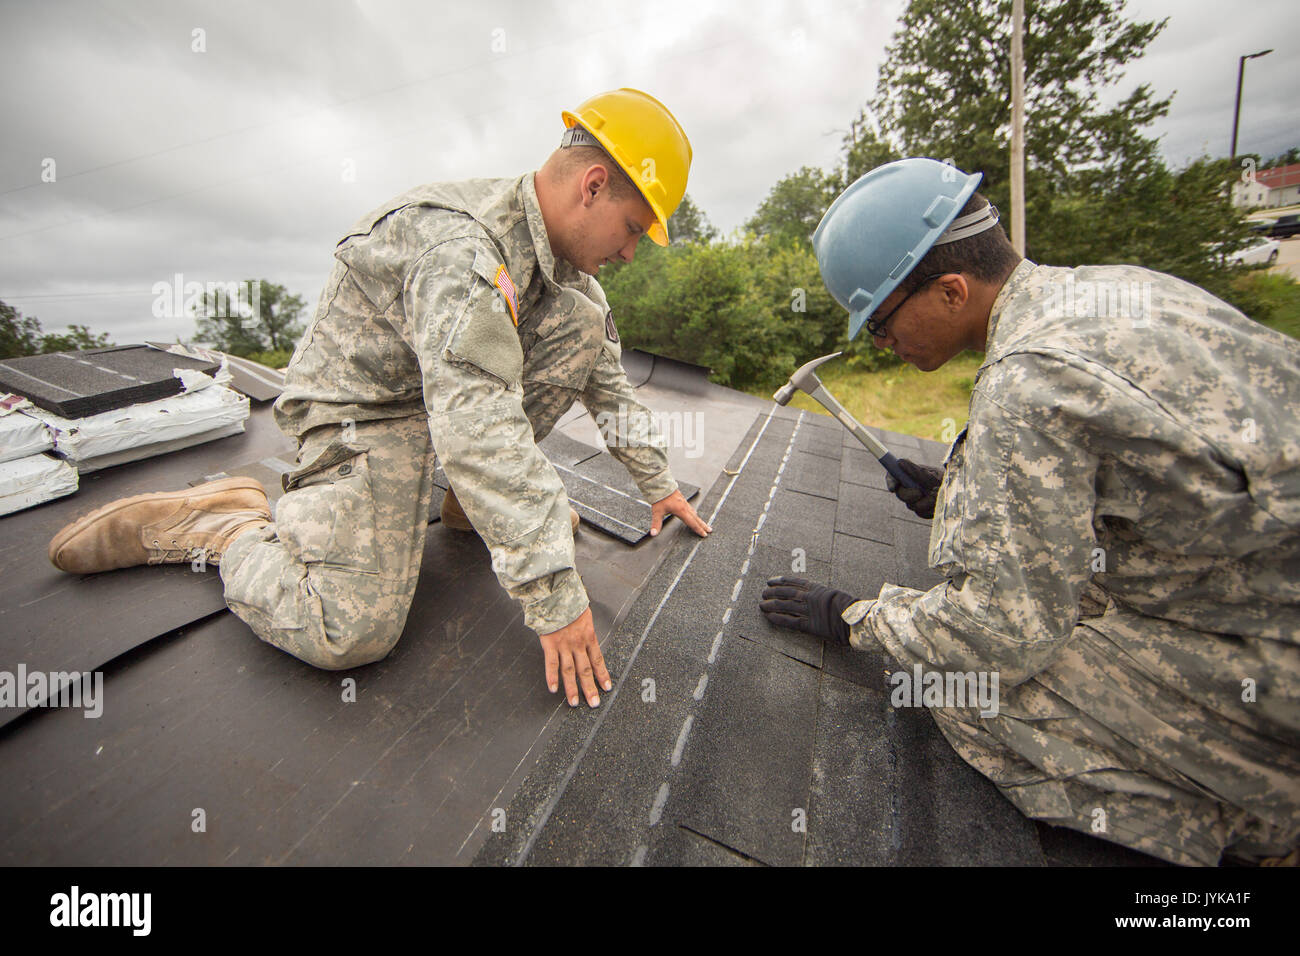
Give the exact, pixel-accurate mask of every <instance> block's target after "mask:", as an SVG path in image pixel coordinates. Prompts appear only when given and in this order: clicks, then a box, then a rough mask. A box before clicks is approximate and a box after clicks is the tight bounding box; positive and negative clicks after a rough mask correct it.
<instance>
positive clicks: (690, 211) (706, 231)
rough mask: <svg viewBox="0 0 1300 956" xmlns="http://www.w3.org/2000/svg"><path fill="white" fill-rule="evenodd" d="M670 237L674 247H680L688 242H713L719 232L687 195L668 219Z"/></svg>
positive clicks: (687, 194)
mask: <svg viewBox="0 0 1300 956" xmlns="http://www.w3.org/2000/svg"><path fill="white" fill-rule="evenodd" d="M668 235H669V237H670V240H671V242H672V244H673V245H675V246H680V245H684V244H685V243H688V242H712V241H713V240H714V239H716V238H717V237H718V230H717V229H715V228H714V227H713V224H712V223H710V222H709V217H708V216H706V215H704V212H703V210H701V209H700V207H699V206H697V205H695V203H694V202H692V201H691V196H690V194H689V193H686V194H684V195H683V196H682V201H681V202H680V203H678V205H677V208H676V209H675V210H674V211H673V214H672V215H671V216H669V217H668Z"/></svg>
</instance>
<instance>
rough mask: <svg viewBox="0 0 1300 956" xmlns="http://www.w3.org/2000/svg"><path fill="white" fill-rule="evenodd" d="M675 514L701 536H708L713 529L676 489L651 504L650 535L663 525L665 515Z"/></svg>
mask: <svg viewBox="0 0 1300 956" xmlns="http://www.w3.org/2000/svg"><path fill="white" fill-rule="evenodd" d="M669 514H674V515H677V517H679V518H681V519H682V521H684V522H685V523H686V527H688V528H690V529H691V530H692V531H694V532H695V533H696V534H698V535H699V536H700V537H701V538H707V537H708V536H709V532H710V531H712V530H713V529H712V528H711V527H709V526H708V525H707V524H705V523H704V519H703V518H701V517H700V516H699V515H697V514H696V513H695V509H694V508H692V507H691V503H690V502H689V501H687V500H686V496H685V495H683V494H682V493H681V492H680V491H674V492H673V493H672V494H671V495H669V496H668V497H667V498H660V499H659V500H658V501H656V502H655V503H654V504H652V505H651V506H650V535H651V537H653V536H654V535H657V534H658V533H659V529H660V528H661V527H663V523H664V515H669Z"/></svg>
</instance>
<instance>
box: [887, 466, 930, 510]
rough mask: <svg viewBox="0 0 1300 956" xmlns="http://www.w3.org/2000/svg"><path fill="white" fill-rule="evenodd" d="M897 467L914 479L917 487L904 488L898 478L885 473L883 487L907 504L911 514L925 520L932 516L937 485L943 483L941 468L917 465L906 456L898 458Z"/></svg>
mask: <svg viewBox="0 0 1300 956" xmlns="http://www.w3.org/2000/svg"><path fill="white" fill-rule="evenodd" d="M898 467H899V468H902V469H903V472H904V473H905V474H906V475H907V477H909V478H911V479H912V480H913V481H915V482H916V483H917V484H918V485H920V487H919V488H904V487H903V486H902V485H900V484H899V483H898V479H897V478H895V477H894V476H893V475H890V474H888V473H886V475H885V487H887V488H888V489H889V490H890V491H892V492H893V493H894V494H895V496H897V498H898V500H899V501H901V502H902V503H903V504H905V505H907V507H908V509H909V510H910V511H911V512H912V514H914V515H916V516H917V517H918V518H925V519H927V520H929V519H931V518H933V517H934V503H935V501H936V499H937V498H938V496H939V486H940V485H941V484H943V469H942V468H931V467H930V466H929V465H918V464H916V463H915V462H911V461H908V460H907V459H906V458H900V459H898Z"/></svg>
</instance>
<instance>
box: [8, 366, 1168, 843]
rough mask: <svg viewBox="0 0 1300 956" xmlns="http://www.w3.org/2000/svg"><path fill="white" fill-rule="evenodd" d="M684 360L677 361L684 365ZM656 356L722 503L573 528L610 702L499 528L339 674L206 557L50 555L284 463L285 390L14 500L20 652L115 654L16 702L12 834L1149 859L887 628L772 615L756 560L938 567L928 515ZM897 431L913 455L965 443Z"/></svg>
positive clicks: (779, 421) (571, 459)
mask: <svg viewBox="0 0 1300 956" xmlns="http://www.w3.org/2000/svg"><path fill="white" fill-rule="evenodd" d="M637 361H641V360H638V359H635V358H633V359H632V360H631V364H633V365H635V363H636V362H637ZM645 364H647V365H649V364H650V363H648V362H646V363H645ZM664 368H667V369H668V373H667V375H666V378H665V381H668V380H670V379H671V378H672V376H673V375H674V374H676V375H685V374H686V373H687V372H688V371H689V369H685V368H684V367H680V363H678V367H674V366H663V367H661V368H659V369H658V371H663V369H664ZM641 371H642V372H644V373H645V377H644V389H643V394H645V395H653V396H655V399H656V401H657V402H659V403H660V405H666V406H669V407H672V408H678V409H702V410H703V414H705V416H706V419H707V421H708V422H726V423H728V428H727V429H726V430H725V435H726V440H725V441H723V440H716V439H715V440H714V441H711V442H710V443H709V445H708V446H707V447H706V449H705V450H704V454H703V456H702V457H700V458H698V459H696V458H692V457H690V456H683V455H682V453H681V450H680V449H678V450H674V449H670V452H669V454H670V459H672V460H673V461H674V473H675V474H677V475H678V477H679V480H681V479H692V480H694V481H695V482H696V483H698V484H700V485H701V486H702V487H704V488H707V489H708V490H707V492H705V493H704V494H703V495H701V496H699V497H698V498H697V500H696V502H695V503H696V507H697V509H698V510H699V511H700V514H701V515H702V516H703V517H705V518H706V520H708V519H710V517H711V516H712V523H713V527H714V529H715V530H714V533H713V534H712V535H711V536H710V537H709V538H708V539H699V538H696V537H695V536H694V535H692V534H690V533H689V532H688V531H686V529H684V527H683V526H682V525H681V523H680V522H670V523H669V524H667V525H665V530H664V533H663V534H661V535H660V536H659V537H658V538H655V539H646V540H644V541H642V542H641V543H640V544H639V545H637V546H635V547H631V546H628V545H626V544H625V543H623V542H622V541H619V540H617V539H615V538H611V537H608V536H605V535H602V534H581V535H578V536H577V538H576V539H575V546H576V550H577V558H578V566H579V570H580V571H581V573H582V577H583V581H584V583H585V584H586V586H587V590H588V593H589V596H590V598H591V601H592V612H593V617H594V620H595V623H596V627H597V632H598V633H599V634H600V635H601V636H602V641H603V645H602V646H603V648H604V653H605V657H606V659H607V661H608V662H609V665H610V670H611V673H612V674H613V675H614V677H615V680H616V681H617V687H616V690H615V692H614V693H612V694H604V695H603V696H604V701H603V703H602V705H601V707H600V708H599V709H597V710H594V711H593V710H589V709H587V708H586V707H582V708H579V709H576V710H571V709H570V708H569V707H568V706H567V705H566V704H564V703H563V702H562V701H561V700H560V699H558V698H557V697H555V696H552V695H551V694H549V693H547V692H546V690H545V687H544V684H543V681H542V657H541V651H540V647H539V645H538V642H537V639H536V637H535V636H534V635H533V634H532V632H530V631H529V630H528V629H527V628H525V627H524V625H523V619H522V614H521V612H520V609H519V608H518V607H517V606H516V605H515V604H514V602H512V601H511V600H509V598H508V597H507V596H506V594H505V593H504V592H503V591H502V590H501V588H500V586H499V585H498V584H497V582H496V578H495V575H494V574H493V573H492V570H491V563H490V557H489V554H488V552H487V549H486V548H485V547H484V546H483V544H482V542H481V541H480V540H479V539H478V537H477V536H475V535H472V534H462V533H456V532H452V531H450V530H449V529H446V528H443V527H441V526H440V525H439V524H436V523H435V524H434V525H431V526H430V528H429V532H428V539H427V542H426V547H425V552H424V557H423V566H422V570H421V575H420V580H419V584H418V586H417V590H416V595H415V599H414V601H413V603H412V607H411V611H410V614H409V616H408V618H407V623H406V629H405V631H404V633H403V637H402V639H401V641H400V642H399V643H398V645H397V646H396V647H395V648H394V650H393V652H392V653H391V654H390V655H389V656H388V657H387V658H385V659H384V660H383V661H380V662H378V663H376V664H372V665H369V666H367V667H363V668H358V669H355V670H352V671H347V672H327V671H321V670H316V669H314V668H311V667H309V666H307V665H305V664H303V663H301V662H299V661H297V660H295V659H293V658H292V657H290V656H288V655H286V654H284V653H283V652H281V651H279V650H276V649H275V648H272V647H270V646H268V645H266V644H263V643H262V642H260V641H258V640H257V639H256V637H255V636H254V635H253V634H252V633H251V632H250V631H249V630H248V628H247V627H246V626H245V625H244V624H243V623H242V622H240V621H239V620H238V619H236V618H235V617H233V616H232V615H230V614H229V613H227V612H225V611H222V610H220V608H221V606H222V601H221V587H220V581H219V579H218V577H217V574H216V572H215V571H214V570H208V571H206V572H204V573H201V574H195V573H193V572H192V571H190V570H189V569H188V567H184V566H179V567H175V566H174V567H170V568H134V569H127V570H124V571H118V572H111V573H109V574H104V575H97V576H87V577H84V578H83V577H75V576H68V575H61V574H59V573H58V572H56V571H54V570H53V569H52V568H49V567H48V564H46V563H45V557H44V550H45V546H46V543H47V542H48V540H49V537H50V536H51V535H52V534H53V533H54V532H55V531H56V530H57V529H58V528H59V527H60V526H61V525H62V524H63V523H65V522H66V521H68V520H71V519H72V518H73V517H75V516H76V515H78V514H81V513H83V512H84V511H86V510H89V509H90V508H93V507H96V506H98V505H99V504H103V503H104V502H105V501H108V500H112V499H113V498H116V497H120V496H121V495H124V494H131V493H138V492H141V491H148V490H160V489H170V488H177V487H183V486H184V485H185V484H186V482H188V481H191V480H194V479H195V478H196V477H199V476H204V475H210V474H214V473H217V472H221V471H227V472H229V473H232V474H238V473H241V469H260V470H258V471H257V473H258V474H259V475H265V476H266V477H265V478H263V480H264V482H266V483H268V484H269V483H270V480H273V477H274V476H276V475H278V474H279V471H280V469H281V468H282V467H283V463H284V462H286V461H290V460H292V457H293V455H292V449H290V448H287V447H286V446H287V445H288V444H289V443H288V441H287V439H285V438H284V437H283V436H281V435H279V433H278V432H277V431H276V430H275V428H274V426H273V424H272V423H271V419H270V412H269V409H267V408H260V409H255V410H254V412H253V416H252V418H251V419H250V420H249V430H248V432H247V433H246V434H244V435H241V436H235V437H232V438H228V439H223V440H221V441H219V442H214V443H212V444H210V445H206V446H199V447H196V448H192V449H188V450H186V451H183V452H178V453H176V454H175V455H169V456H166V457H165V458H163V459H154V460H149V461H142V462H136V463H133V464H131V465H126V466H121V467H118V468H112V469H108V470H107V471H105V472H101V473H97V474H95V475H92V476H89V480H88V481H85V482H83V486H82V490H81V491H80V492H79V493H78V494H77V495H74V496H73V497H72V498H70V499H64V500H62V501H59V502H52V503H50V504H47V505H43V506H40V507H38V508H35V509H32V510H30V511H27V512H22V513H20V514H18V515H13V516H10V517H8V518H5V519H3V520H0V650H2V651H3V658H2V659H0V668H3V669H9V670H13V669H14V666H15V665H16V664H17V663H20V662H21V663H25V664H26V665H27V666H28V667H29V668H41V669H46V670H51V669H96V668H102V669H103V670H104V673H105V685H104V710H103V715H102V716H101V717H99V718H97V719H86V718H84V717H83V716H82V714H81V712H80V711H76V710H72V709H62V710H46V709H39V710H35V711H30V712H28V713H26V714H25V715H23V716H21V717H20V718H18V719H12V718H13V716H14V715H13V713H12V712H10V713H5V714H3V715H0V716H4V717H6V718H10V719H9V722H8V723H7V725H5V726H0V772H3V773H4V774H5V779H6V781H7V783H6V786H5V787H4V788H0V863H9V864H13V863H34V864H46V863H62V864H134V863H165V864H258V863H327V864H334V863H354V864H367V863H374V864H394V863H462V864H463V863H468V862H470V861H471V860H472V861H474V862H476V863H478V864H484V865H491V864H502V863H526V864H535V863H562V864H566V865H567V864H577V863H614V864H692V865H694V864H707V865H717V864H722V865H726V864H736V865H755V864H786V863H790V864H811V865H825V864H841V863H991V862H1011V863H1020V864H1042V863H1054V864H1060V863H1066V864H1074V863H1078V864H1108V863H1109V864H1113V863H1131V862H1150V861H1149V860H1148V859H1147V858H1146V857H1143V856H1141V855H1140V854H1135V853H1130V852H1129V851H1126V850H1122V849H1120V848H1118V847H1114V846H1112V845H1110V844H1105V843H1102V842H1100V841H1096V840H1092V839H1090V838H1088V837H1086V836H1083V835H1079V834H1072V833H1068V832H1065V831H1057V830H1052V829H1050V828H1046V827H1038V826H1035V825H1033V824H1030V823H1029V822H1027V821H1025V820H1024V819H1023V818H1022V817H1021V816H1020V815H1019V813H1018V812H1017V811H1016V810H1015V809H1014V808H1013V807H1012V806H1011V804H1009V803H1008V802H1007V801H1006V800H1004V799H1003V798H1002V797H1001V795H1000V794H998V792H997V791H996V789H995V788H993V787H992V785H991V784H989V783H988V782H987V781H985V780H984V779H983V778H982V777H980V776H979V774H977V773H975V772H974V771H973V770H971V769H970V768H969V767H967V766H966V765H965V764H964V763H963V762H962V761H961V760H960V759H959V758H958V757H957V756H956V754H955V753H954V752H953V751H952V750H951V748H950V747H949V746H948V745H947V742H946V741H945V740H944V739H943V737H942V735H940V734H939V732H938V730H937V728H936V726H935V725H934V722H933V720H932V719H931V718H930V716H929V714H928V713H927V712H926V711H924V710H922V709H916V710H910V709H902V710H895V709H894V708H891V707H890V706H889V705H888V701H887V695H886V693H885V691H886V689H887V686H886V684H885V674H886V672H887V671H888V670H890V669H892V666H893V665H892V664H891V661H890V660H889V659H888V658H887V657H886V656H885V655H884V654H883V652H876V653H859V652H855V651H850V650H848V649H845V648H839V647H833V646H825V645H823V644H822V643H821V642H819V641H815V640H813V639H811V638H808V637H806V636H805V635H800V634H796V633H793V632H786V631H782V630H779V629H776V628H772V627H771V626H770V625H768V624H767V623H766V621H764V620H763V619H762V618H761V616H760V615H758V613H757V611H756V609H755V607H754V604H755V602H756V598H757V592H758V591H759V590H760V589H761V585H762V582H763V581H764V580H765V579H766V578H767V577H769V576H771V575H775V574H781V573H790V572H791V571H792V563H793V562H794V561H795V560H796V549H799V550H801V551H802V552H803V555H802V557H801V558H800V560H802V561H803V564H802V567H803V568H804V569H805V570H804V573H806V574H807V575H808V576H809V577H813V578H816V579H819V580H825V581H829V582H830V583H832V584H834V585H835V586H838V587H841V588H844V589H846V590H850V591H852V592H854V593H858V594H863V595H869V594H873V593H875V591H876V590H877V589H878V588H879V586H880V584H881V583H883V582H884V581H887V580H888V581H893V582H896V583H901V584H907V585H912V586H917V587H927V586H930V585H931V584H932V583H934V582H935V581H936V580H937V578H936V576H935V575H934V574H933V572H930V571H928V570H927V569H926V568H925V551H926V541H927V538H928V528H927V526H926V524H925V523H923V522H920V521H919V520H917V519H915V518H914V517H912V516H911V515H910V514H909V513H908V512H907V511H906V510H905V509H903V507H902V506H901V505H900V504H898V503H897V502H896V500H895V499H893V497H892V496H890V495H888V494H887V493H886V492H885V491H884V490H883V478H882V477H881V476H880V475H878V474H877V472H879V466H878V465H875V464H874V463H872V462H871V461H870V460H866V461H863V460H860V458H859V455H858V454H857V449H856V448H855V447H854V446H853V445H851V444H846V441H845V438H846V435H847V433H845V432H844V431H843V429H842V428H840V426H839V425H837V424H836V423H835V422H833V421H832V420H831V419H829V418H824V417H821V416H815V415H811V414H808V413H800V412H797V411H794V410H790V409H779V410H776V411H775V412H772V409H773V406H772V405H771V403H770V402H763V401H760V400H756V399H752V398H750V397H748V396H744V395H740V394H739V393H736V392H731V391H728V390H726V389H720V388H718V387H717V386H710V385H708V384H707V383H706V382H704V383H702V381H701V380H700V379H701V376H700V375H699V373H698V370H697V372H696V377H697V380H696V381H695V382H694V383H693V385H692V387H691V389H689V390H676V389H674V388H672V387H670V386H669V385H665V384H662V383H660V382H659V378H658V371H657V370H656V368H654V367H651V368H649V369H645V368H642V369H641ZM634 381H641V379H640V378H635V379H634ZM674 403H676V404H674ZM652 407H658V406H652ZM769 413H771V414H770V415H769ZM566 420H568V423H569V426H572V430H573V432H574V434H582V432H580V430H579V428H578V426H579V425H581V424H582V422H580V421H578V420H577V419H576V418H573V419H570V418H569V417H568V416H566ZM737 421H746V422H748V423H749V424H748V426H747V428H746V429H739V430H733V428H732V425H734V423H735V422H737ZM566 427H568V426H566ZM796 429H797V432H796ZM746 432H747V433H746ZM882 437H883V438H884V440H885V441H886V442H887V443H888V444H889V445H890V447H891V448H893V450H894V451H895V452H896V453H898V454H900V455H905V456H907V457H914V458H916V457H919V458H921V459H922V460H926V461H930V462H934V461H936V460H938V459H939V458H940V457H941V455H942V452H943V449H942V446H939V445H938V444H936V443H924V444H922V443H918V442H916V440H915V439H911V438H908V437H906V436H893V435H888V434H882ZM848 441H849V442H851V441H852V439H851V438H848ZM544 447H546V450H547V453H548V455H550V456H551V457H552V458H553V460H555V461H556V462H557V463H562V464H564V467H566V468H573V467H575V466H576V467H577V468H579V469H580V468H581V466H582V464H583V463H584V462H589V461H591V460H592V457H591V455H589V454H588V452H587V451H586V450H585V449H584V447H582V443H581V442H580V441H579V440H577V439H574V438H572V436H565V437H564V438H560V437H556V438H555V440H554V441H552V440H551V439H548V444H547V445H546V446H544ZM586 447H589V446H586ZM783 463H784V471H781V468H782V464H783ZM732 473H734V474H732ZM778 473H780V474H781V476H782V480H781V482H779V483H776V482H774V478H775V476H776V475H777V474H778ZM831 483H833V487H832V485H831ZM774 487H775V488H776V490H775V491H773V490H772V489H773V488H774ZM268 490H269V491H273V490H274V489H272V488H270V487H268ZM765 512H766V517H763V515H764V513H765ZM751 545H752V553H751ZM688 558H689V562H688V560H687V559H688ZM746 562H748V566H747V567H746ZM349 681H351V682H355V701H352V700H350V699H349V698H348V687H349V685H348V683H347V682H349ZM651 682H652V683H651ZM196 809H202V810H203V812H204V818H205V821H206V829H205V830H204V831H202V832H197V831H196V830H195V829H194V827H193V821H194V812H195V810H196Z"/></svg>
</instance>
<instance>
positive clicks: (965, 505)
mask: <svg viewBox="0 0 1300 956" xmlns="http://www.w3.org/2000/svg"><path fill="white" fill-rule="evenodd" d="M1025 380H1028V379H1025ZM1036 387H1037V389H1038V390H1039V391H1040V392H1041V393H1042V395H1041V397H1042V398H1043V400H1045V401H1050V400H1051V395H1050V387H1049V384H1048V383H1047V382H1042V383H1040V384H1039V385H1037V386H1036ZM1016 404H1017V406H1018V407H1020V408H1021V409H1022V410H1024V406H1023V405H1020V403H1016ZM1035 418H1036V420H1039V419H1038V418H1037V416H1035ZM1097 466H1098V460H1097V458H1096V457H1095V456H1093V455H1092V454H1090V453H1089V452H1088V451H1086V450H1084V449H1083V448H1082V447H1080V445H1079V444H1077V443H1076V442H1072V441H1070V440H1067V439H1066V438H1065V437H1059V436H1058V435H1057V434H1053V433H1050V432H1048V431H1046V430H1044V429H1042V428H1040V427H1036V425H1035V423H1033V422H1030V421H1027V420H1026V419H1025V418H1024V417H1021V415H1019V414H1017V413H1015V412H1012V411H1010V410H1009V409H1008V408H1006V407H1004V406H1003V405H1001V404H999V403H998V402H997V401H995V400H994V399H993V398H992V397H990V395H989V394H988V393H986V392H982V391H979V390H977V392H976V394H975V399H974V401H972V405H971V420H970V426H969V428H968V431H967V433H966V435H965V437H964V440H963V439H959V440H958V442H957V443H956V444H955V445H954V448H953V451H952V453H951V454H950V456H949V460H948V462H947V465H946V469H945V476H944V483H943V487H942V489H941V492H940V500H939V504H938V506H937V507H936V509H935V516H934V522H933V525H932V529H931V537H930V564H931V566H932V567H935V568H937V569H938V570H939V571H941V572H942V573H944V574H946V575H947V576H948V580H947V581H946V582H945V583H943V584H940V585H938V586H936V587H934V588H932V589H931V590H929V591H917V590H914V589H911V588H903V587H898V586H895V585H890V584H886V585H885V586H884V587H883V588H882V589H881V592H880V596H879V598H878V599H876V600H874V601H859V602H857V603H856V604H853V605H851V606H850V607H849V608H848V609H846V610H845V612H844V615H843V616H844V620H845V621H847V622H848V623H849V624H850V633H851V636H850V641H851V643H852V644H853V646H855V647H858V648H866V647H871V646H875V644H876V642H877V641H878V642H879V643H881V644H883V645H884V646H885V647H886V648H887V649H888V650H889V652H890V653H891V654H892V655H893V656H894V657H895V658H896V659H897V660H898V661H899V662H900V663H902V664H903V665H904V666H906V667H911V666H913V665H914V664H921V665H923V667H925V668H927V669H931V670H942V671H956V672H963V673H964V672H967V671H976V672H979V671H985V672H989V673H993V672H996V673H998V675H999V682H1000V683H1001V684H1002V685H1003V686H1013V685H1015V684H1019V683H1022V682H1024V681H1025V680H1028V679H1029V678H1030V677H1032V676H1033V675H1035V674H1037V673H1038V672H1039V671H1042V670H1043V669H1045V668H1046V667H1048V666H1049V665H1050V664H1051V662H1052V659H1053V658H1054V657H1055V656H1056V654H1057V653H1058V652H1059V651H1060V649H1061V647H1062V646H1063V645H1064V644H1065V642H1066V641H1067V640H1068V639H1069V637H1070V635H1071V633H1072V631H1073V629H1074V625H1075V623H1076V621H1077V618H1078V614H1079V605H1080V601H1081V598H1082V596H1083V593H1084V590H1085V588H1086V587H1087V584H1088V581H1089V579H1090V576H1091V571H1090V565H1091V563H1092V560H1093V558H1094V548H1095V547H1096V537H1095V533H1094V531H1093V525H1092V521H1093V511H1094V505H1095V490H1094V488H1095V484H1094V481H1095V476H1096V472H1097Z"/></svg>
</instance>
